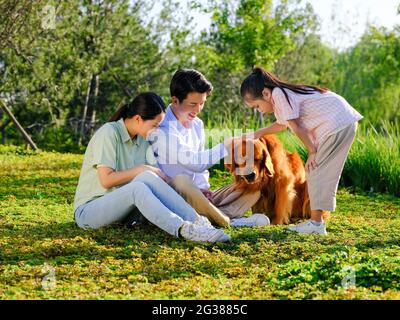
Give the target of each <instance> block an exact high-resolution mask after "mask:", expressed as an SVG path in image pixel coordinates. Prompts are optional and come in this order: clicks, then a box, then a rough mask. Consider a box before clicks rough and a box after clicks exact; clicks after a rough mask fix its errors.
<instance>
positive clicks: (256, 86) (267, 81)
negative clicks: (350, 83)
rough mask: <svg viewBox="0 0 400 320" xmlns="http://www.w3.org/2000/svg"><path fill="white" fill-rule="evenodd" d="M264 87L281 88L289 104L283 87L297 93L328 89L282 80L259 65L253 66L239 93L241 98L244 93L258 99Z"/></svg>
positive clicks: (322, 91) (325, 90) (323, 91)
mask: <svg viewBox="0 0 400 320" xmlns="http://www.w3.org/2000/svg"><path fill="white" fill-rule="evenodd" d="M265 88H268V89H270V90H273V89H274V88H280V89H282V91H283V93H284V95H285V97H286V99H287V101H288V102H289V104H290V101H289V97H288V94H287V93H286V91H285V90H283V89H289V90H291V91H293V92H295V93H298V94H312V93H315V92H320V93H325V92H327V91H328V89H326V88H322V87H317V86H310V85H304V84H293V83H289V82H286V81H282V80H280V79H279V78H278V77H277V76H275V75H274V74H272V73H271V72H268V71H266V70H264V69H263V68H261V67H254V68H253V71H252V73H251V74H250V75H249V76H248V77H247V78H246V79H245V80H244V81H243V82H242V85H241V87H240V95H241V96H242V98H244V97H245V96H246V95H250V96H251V97H252V98H253V99H259V98H262V96H263V90H264V89H265ZM290 105H291V104H290Z"/></svg>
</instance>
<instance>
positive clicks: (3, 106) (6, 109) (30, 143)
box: [0, 100, 38, 151]
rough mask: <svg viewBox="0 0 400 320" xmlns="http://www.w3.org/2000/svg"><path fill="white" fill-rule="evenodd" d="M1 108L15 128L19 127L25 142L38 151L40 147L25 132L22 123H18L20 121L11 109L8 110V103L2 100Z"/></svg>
mask: <svg viewBox="0 0 400 320" xmlns="http://www.w3.org/2000/svg"><path fill="white" fill-rule="evenodd" d="M0 106H1V107H2V109H3V110H4V112H5V113H6V114H7V115H8V116H9V117H10V119H11V120H12V122H14V124H15V126H16V127H17V129H18V130H19V131H20V132H21V134H22V137H23V138H24V140H25V141H26V142H27V143H28V145H29V146H31V147H32V149H33V150H35V151H37V150H38V147H37V146H36V144H35V143H34V142H33V141H32V139H31V137H30V136H29V135H28V134H27V133H26V131H25V130H24V128H23V127H22V126H21V125H20V123H19V122H18V120H17V119H16V118H15V116H14V115H13V113H12V112H11V110H10V109H8V107H7V105H6V103H5V102H4V101H3V100H0Z"/></svg>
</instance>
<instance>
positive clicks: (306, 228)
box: [288, 220, 328, 235]
mask: <svg viewBox="0 0 400 320" xmlns="http://www.w3.org/2000/svg"><path fill="white" fill-rule="evenodd" d="M288 230H289V231H294V232H298V233H302V234H312V233H315V234H322V235H327V234H328V233H327V232H326V224H325V222H321V224H320V225H319V226H317V225H315V224H314V223H312V222H311V220H309V221H306V222H303V223H300V224H298V225H295V226H290V227H288Z"/></svg>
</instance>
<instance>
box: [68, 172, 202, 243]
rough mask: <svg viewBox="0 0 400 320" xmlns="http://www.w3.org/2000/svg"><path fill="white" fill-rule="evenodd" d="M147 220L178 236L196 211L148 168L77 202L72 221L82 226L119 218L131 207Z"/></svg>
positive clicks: (121, 218)
mask: <svg viewBox="0 0 400 320" xmlns="http://www.w3.org/2000/svg"><path fill="white" fill-rule="evenodd" d="M135 207H136V208H137V209H139V211H140V213H141V214H142V215H143V216H144V217H145V218H146V219H147V220H149V221H150V222H151V223H153V224H154V225H156V226H157V227H159V228H161V229H162V230H164V231H166V232H168V233H169V234H171V235H174V236H178V231H179V228H180V227H181V226H182V224H183V222H184V221H191V222H194V221H196V219H197V217H198V215H197V212H196V211H195V210H194V209H193V208H192V207H191V206H190V205H189V204H188V203H187V202H186V201H185V200H184V199H183V198H182V197H181V196H180V195H179V194H178V193H177V192H176V191H175V190H174V189H173V188H172V187H170V186H169V185H168V184H167V183H166V182H165V181H164V180H162V179H161V178H160V177H159V176H158V175H156V174H155V173H153V172H151V171H144V172H142V173H140V174H139V175H137V176H136V177H135V179H133V180H132V181H131V182H130V183H128V184H126V185H124V186H122V187H120V188H118V189H116V190H114V191H112V192H110V193H107V194H105V195H104V196H102V197H100V198H97V199H95V200H92V201H90V202H88V203H85V204H83V205H81V206H79V207H78V208H77V209H76V211H75V222H76V224H77V225H78V226H79V227H80V228H83V229H98V228H100V227H103V226H106V225H110V224H113V223H116V222H120V221H123V220H124V219H125V218H126V217H127V216H128V215H129V214H130V213H131V212H132V211H133V210H134V209H135Z"/></svg>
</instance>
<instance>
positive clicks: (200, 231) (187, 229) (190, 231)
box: [180, 221, 231, 242]
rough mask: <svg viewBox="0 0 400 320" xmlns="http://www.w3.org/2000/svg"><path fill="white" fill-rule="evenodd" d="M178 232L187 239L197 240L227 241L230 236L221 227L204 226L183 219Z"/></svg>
mask: <svg viewBox="0 0 400 320" xmlns="http://www.w3.org/2000/svg"><path fill="white" fill-rule="evenodd" d="M180 234H181V236H182V237H183V238H185V239H187V240H192V241H197V242H227V241H230V240H231V237H230V236H229V235H227V234H225V232H224V231H222V230H221V229H215V228H214V227H212V228H209V227H204V226H199V225H196V224H194V223H192V222H189V221H185V222H184V223H183V224H182V227H181V228H180Z"/></svg>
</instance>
